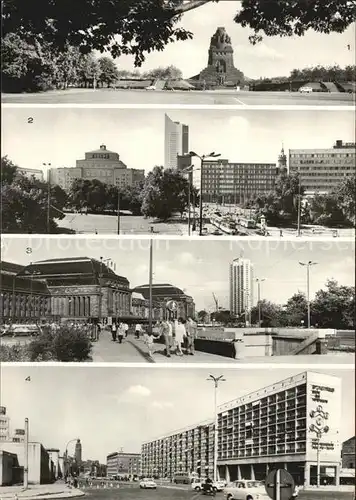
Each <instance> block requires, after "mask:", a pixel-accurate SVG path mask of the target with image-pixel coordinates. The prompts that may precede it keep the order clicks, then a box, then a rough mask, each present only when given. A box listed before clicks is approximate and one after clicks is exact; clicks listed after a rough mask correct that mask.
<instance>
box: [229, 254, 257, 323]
mask: <svg viewBox="0 0 356 500" xmlns="http://www.w3.org/2000/svg"><path fill="white" fill-rule="evenodd" d="M253 285H254V278H253V264H251V261H250V260H249V259H243V258H241V257H239V258H238V259H235V260H233V261H232V263H231V264H230V312H231V313H232V314H233V315H235V316H239V315H241V314H242V313H245V315H248V314H249V313H250V311H251V309H252V307H253V303H254V302H253V301H254V296H253Z"/></svg>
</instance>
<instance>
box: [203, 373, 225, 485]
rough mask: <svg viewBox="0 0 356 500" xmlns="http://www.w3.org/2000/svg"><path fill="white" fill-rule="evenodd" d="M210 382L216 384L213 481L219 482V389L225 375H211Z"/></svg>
mask: <svg viewBox="0 0 356 500" xmlns="http://www.w3.org/2000/svg"><path fill="white" fill-rule="evenodd" d="M207 380H208V381H209V382H214V461H213V480H214V482H215V481H216V480H217V464H218V406H217V398H218V387H219V383H220V382H225V381H226V379H225V378H224V376H223V375H219V377H214V375H209V377H208V378H207Z"/></svg>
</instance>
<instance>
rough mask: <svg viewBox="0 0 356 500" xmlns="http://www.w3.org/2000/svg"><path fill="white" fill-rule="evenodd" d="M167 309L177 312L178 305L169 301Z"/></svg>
mask: <svg viewBox="0 0 356 500" xmlns="http://www.w3.org/2000/svg"><path fill="white" fill-rule="evenodd" d="M166 307H167V309H168V310H169V311H172V312H175V311H177V309H178V304H177V302H175V301H174V300H169V301H168V302H167V304H166Z"/></svg>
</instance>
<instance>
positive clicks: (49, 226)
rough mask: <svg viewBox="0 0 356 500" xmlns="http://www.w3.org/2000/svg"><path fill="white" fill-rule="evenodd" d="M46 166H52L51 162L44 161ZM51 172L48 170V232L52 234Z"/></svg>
mask: <svg viewBox="0 0 356 500" xmlns="http://www.w3.org/2000/svg"><path fill="white" fill-rule="evenodd" d="M42 165H43V166H44V167H51V165H52V164H51V163H42ZM49 176H50V174H49V169H48V170H47V233H48V234H50V232H51V224H50V222H51V216H50V214H51V212H50V210H51V182H50V177H49Z"/></svg>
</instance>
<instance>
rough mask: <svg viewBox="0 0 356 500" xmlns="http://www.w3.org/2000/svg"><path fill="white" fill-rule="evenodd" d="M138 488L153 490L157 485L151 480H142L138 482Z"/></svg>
mask: <svg viewBox="0 0 356 500" xmlns="http://www.w3.org/2000/svg"><path fill="white" fill-rule="evenodd" d="M140 488H141V489H144V490H148V489H150V490H155V489H156V488H157V483H155V481H153V479H146V478H145V479H142V481H141V482H140Z"/></svg>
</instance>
